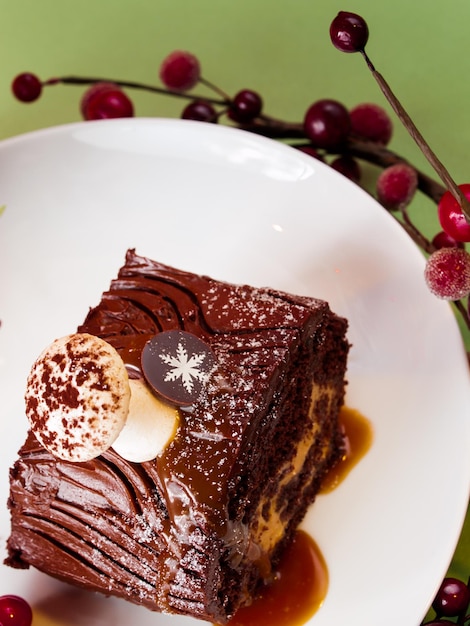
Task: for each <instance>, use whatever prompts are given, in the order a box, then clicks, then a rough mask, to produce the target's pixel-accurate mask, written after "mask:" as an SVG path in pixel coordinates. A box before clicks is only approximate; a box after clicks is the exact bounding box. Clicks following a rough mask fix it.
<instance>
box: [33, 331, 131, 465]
mask: <svg viewBox="0 0 470 626" xmlns="http://www.w3.org/2000/svg"><path fill="white" fill-rule="evenodd" d="M130 397H131V391H130V386H129V376H128V374H127V370H126V367H125V365H124V362H123V361H122V359H121V357H120V356H119V354H118V352H117V351H116V350H115V348H113V347H112V346H111V345H110V344H109V343H107V342H106V341H104V340H103V339H101V338H99V337H96V336H95V335H90V334H88V333H75V334H72V335H67V336H65V337H62V338H60V339H56V340H55V341H54V342H53V343H52V344H51V345H50V346H48V347H47V348H46V349H45V350H44V351H43V352H42V354H41V355H40V356H39V357H38V359H37V360H36V362H35V363H34V365H33V367H32V368H31V371H30V374H29V376H28V381H27V390H26V394H25V402H26V414H27V417H28V420H29V422H30V425H31V429H32V431H33V432H34V434H35V436H36V438H37V439H38V440H39V442H40V443H41V444H42V445H43V446H44V448H46V450H48V451H49V452H50V453H51V454H53V455H54V456H55V457H57V458H59V459H63V460H66V461H74V462H84V461H89V460H91V459H93V458H95V457H97V456H99V455H100V454H101V453H103V452H104V451H105V450H107V449H108V448H109V447H110V446H111V445H112V444H113V443H114V441H115V440H116V438H117V436H118V435H119V433H120V432H121V430H122V429H123V427H124V425H125V423H126V419H127V415H128V412H129V404H130Z"/></svg>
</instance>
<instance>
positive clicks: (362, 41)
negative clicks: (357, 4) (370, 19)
mask: <svg viewBox="0 0 470 626" xmlns="http://www.w3.org/2000/svg"><path fill="white" fill-rule="evenodd" d="M330 37H331V41H332V43H333V45H334V46H335V47H336V48H338V50H341V52H361V51H362V50H364V48H365V47H366V43H367V40H368V39H369V28H368V26H367V23H366V21H365V20H364V18H362V17H361V16H360V15H357V14H356V13H349V12H348V11H340V12H339V13H338V15H337V16H336V17H335V19H334V20H333V21H332V22H331V26H330Z"/></svg>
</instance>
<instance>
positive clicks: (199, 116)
mask: <svg viewBox="0 0 470 626" xmlns="http://www.w3.org/2000/svg"><path fill="white" fill-rule="evenodd" d="M181 118H182V119H183V120H194V121H197V122H216V121H217V113H216V110H215V109H214V107H213V106H212V105H211V103H210V102H206V101H205V100H194V101H193V102H190V103H189V104H188V105H187V106H186V107H185V108H184V109H183V112H182V114H181Z"/></svg>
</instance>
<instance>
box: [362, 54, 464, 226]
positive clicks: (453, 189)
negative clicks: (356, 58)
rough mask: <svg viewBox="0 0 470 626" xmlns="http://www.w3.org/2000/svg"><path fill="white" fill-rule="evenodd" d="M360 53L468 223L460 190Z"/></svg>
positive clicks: (388, 88)
mask: <svg viewBox="0 0 470 626" xmlns="http://www.w3.org/2000/svg"><path fill="white" fill-rule="evenodd" d="M361 52H362V56H363V57H364V59H365V61H366V63H367V66H368V68H369V69H370V71H371V72H372V75H373V77H374V78H375V80H376V81H377V84H378V85H379V87H380V89H381V90H382V93H383V94H384V96H385V97H386V99H387V100H388V102H389V103H390V105H391V107H392V109H393V110H394V111H395V113H396V115H397V117H398V118H399V119H400V120H401V122H402V123H403V126H404V127H405V128H406V130H407V131H408V132H409V134H410V135H411V137H412V138H413V139H414V141H415V142H416V143H417V145H418V147H419V148H420V150H421V152H422V153H423V154H424V156H425V157H426V159H427V160H428V161H429V163H430V164H431V165H432V167H433V168H434V170H435V172H436V174H437V175H438V176H439V178H440V179H441V180H442V182H443V183H444V184H445V185H446V187H447V189H448V190H449V191H450V193H451V194H452V195H453V196H454V197H455V198H456V200H457V201H458V202H459V204H460V206H461V208H462V211H463V213H464V215H465V217H466V218H467V220H468V221H470V203H469V202H468V200H467V198H466V197H465V195H464V194H463V192H462V190H461V189H459V187H458V185H457V183H456V182H455V181H454V179H453V178H452V176H451V175H450V173H449V171H448V170H447V168H446V167H444V165H443V163H442V162H441V161H440V160H439V159H438V158H437V156H436V154H435V153H434V152H433V150H431V147H430V146H429V144H428V142H427V141H426V140H425V139H424V137H423V135H422V134H421V133H420V132H419V130H418V129H417V127H416V125H415V123H414V122H413V120H412V119H411V117H410V116H409V115H408V113H407V112H406V111H405V109H404V107H403V105H402V104H401V102H400V101H399V100H398V98H397V97H396V96H395V94H394V93H393V91H392V90H391V88H390V86H389V84H388V83H387V81H386V80H385V78H384V77H383V76H382V74H380V73H379V72H378V71H377V70H376V69H375V67H374V64H373V63H372V61H371V60H370V59H369V57H368V56H367V54H366V51H365V50H362V51H361Z"/></svg>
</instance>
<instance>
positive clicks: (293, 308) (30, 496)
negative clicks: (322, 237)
mask: <svg viewBox="0 0 470 626" xmlns="http://www.w3.org/2000/svg"><path fill="white" fill-rule="evenodd" d="M172 329H182V330H185V331H187V332H190V333H193V334H195V335H197V336H198V337H200V338H201V339H202V340H203V341H205V342H206V343H207V344H208V345H209V346H210V348H211V350H212V351H213V353H214V355H215V357H216V361H217V367H216V370H215V371H214V372H213V374H212V376H211V378H210V380H209V384H208V385H207V386H206V387H205V389H204V391H203V392H202V393H201V396H200V397H199V399H198V401H197V402H196V403H195V404H193V405H191V406H190V407H186V408H184V409H182V410H181V419H180V426H179V429H178V431H177V434H176V436H175V438H174V439H173V440H172V442H171V443H170V445H169V446H168V447H167V449H166V450H165V451H164V452H163V453H162V455H161V456H159V457H157V459H155V460H154V461H151V462H146V463H142V464H133V463H129V462H127V461H125V460H123V459H122V458H121V457H120V456H119V455H117V454H116V453H115V452H114V451H113V450H112V449H111V450H109V451H107V452H106V453H105V454H103V455H102V456H100V457H98V458H97V459H95V460H93V461H90V462H87V463H75V464H73V463H68V462H64V461H58V460H55V459H54V458H52V457H51V456H50V455H49V454H48V453H47V452H46V451H45V450H44V449H42V447H41V446H40V445H39V444H38V443H37V441H36V439H35V437H34V436H33V435H30V436H29V437H28V440H27V441H26V443H25V446H24V447H23V449H22V450H21V451H20V459H19V461H18V462H17V463H16V465H15V466H14V468H13V469H12V471H11V497H10V508H11V513H12V534H11V537H10V539H9V543H8V547H9V558H8V560H7V562H8V564H10V565H12V566H14V567H27V566H28V565H29V564H31V565H34V566H35V567H37V568H39V569H41V570H44V571H46V572H48V573H50V574H51V575H54V576H57V577H58V578H62V579H64V580H67V581H68V582H72V583H74V584H77V585H81V586H85V587H86V588H90V589H95V590H98V591H102V592H104V593H107V594H111V595H118V596H123V597H125V598H127V599H129V600H131V601H133V602H136V603H141V604H144V605H146V606H148V607H149V608H151V609H154V610H161V611H169V612H181V613H187V614H190V615H194V616H196V617H200V618H202V619H206V620H210V621H215V622H218V623H224V622H225V621H226V620H227V617H228V616H230V615H231V614H232V613H233V612H234V611H235V610H236V608H237V607H238V605H239V604H240V603H244V602H246V601H247V600H248V599H249V597H250V594H251V593H252V592H253V588H254V586H255V584H256V580H257V579H258V578H259V576H260V572H261V573H262V574H263V575H265V574H269V559H270V557H271V555H266V554H263V553H262V551H261V550H260V548H259V546H258V545H257V543H256V541H255V539H254V537H256V532H254V531H256V528H257V519H256V518H255V513H256V511H257V510H258V508H259V502H260V501H261V502H262V501H263V499H268V498H273V497H275V496H276V485H277V480H278V477H277V476H276V472H277V468H280V467H285V466H286V464H287V465H288V463H289V459H290V458H291V457H292V455H293V454H294V453H295V443H296V442H297V441H300V440H302V437H303V436H304V434H305V432H304V431H305V428H306V427H307V426H306V424H307V419H306V417H304V416H303V415H302V411H306V410H307V407H306V406H304V407H302V404H303V405H308V398H309V397H310V392H311V387H312V380H311V375H310V373H312V374H313V377H314V379H315V385H317V386H318V388H319V389H320V390H321V389H322V388H323V386H327V385H328V386H329V389H330V392H329V393H330V396H331V390H332V389H333V400H331V397H330V398H329V399H328V400H327V399H326V397H323V396H322V393H320V395H319V398H318V401H317V404H318V410H319V412H321V411H323V414H322V416H321V419H322V420H323V422H324V432H323V433H322V436H321V437H319V438H318V441H316V442H315V445H314V446H312V449H311V451H310V452H309V455H308V459H307V462H306V464H305V467H304V468H303V472H302V478H301V479H300V478H299V477H297V478H296V484H295V485H294V484H293V485H292V493H291V494H290V496H289V498H290V500H289V501H288V499H286V504H285V505H284V504H283V503H282V502H280V504H279V508H280V511H281V515H283V516H284V517H285V520H286V528H287V529H288V531H287V535H289V534H291V533H292V532H293V530H294V528H295V525H296V524H297V523H298V522H299V521H300V519H301V517H302V516H303V514H304V513H305V510H306V507H307V505H308V503H309V502H310V501H311V500H312V499H313V497H314V496H315V493H316V492H317V490H318V488H319V482H320V479H321V476H322V474H323V472H324V471H326V470H327V468H328V467H329V466H330V465H331V464H332V463H333V462H334V461H335V460H336V458H337V457H338V455H339V453H340V435H339V431H338V429H337V421H336V417H337V412H338V409H339V406H340V405H341V403H342V400H343V394H344V371H345V363H346V354H347V350H348V345H347V342H346V340H345V338H344V334H345V330H346V322H345V321H344V320H342V319H340V318H337V317H336V316H335V315H333V314H332V313H331V312H330V310H329V307H328V305H327V304H326V303H324V302H322V301H319V300H314V299H311V298H302V297H296V296H291V295H288V294H284V293H280V292H276V291H274V290H270V289H254V288H251V287H247V286H234V285H229V284H226V283H220V282H218V281H215V280H212V279H210V278H207V277H203V276H198V275H194V274H190V273H187V272H183V271H179V270H175V269H173V268H169V267H167V266H165V265H162V264H159V263H156V262H154V261H151V260H149V259H146V258H143V257H139V256H137V255H136V254H135V252H134V251H132V250H130V251H128V253H127V256H126V264H125V266H124V267H123V268H122V269H121V270H120V272H119V275H118V278H117V279H116V280H114V281H113V282H112V284H111V287H110V290H109V291H108V292H106V293H105V294H103V298H102V301H101V302H100V304H99V305H98V306H97V307H96V308H93V309H91V310H90V312H89V314H88V315H87V317H86V320H85V322H84V324H83V325H82V326H81V327H80V328H79V329H78V330H79V332H87V333H90V334H95V335H98V336H100V337H102V338H104V339H105V340H106V341H108V342H109V343H110V344H112V345H113V346H114V347H115V348H116V349H117V350H118V352H119V353H120V354H121V356H122V358H123V360H124V362H125V363H126V364H127V365H128V366H129V369H130V370H132V372H133V375H134V376H135V375H139V370H140V354H141V352H142V349H143V346H144V345H145V343H146V342H147V341H148V340H149V339H150V338H151V337H152V336H154V335H155V334H156V333H159V332H160V331H162V330H172ZM306 372H307V374H306ZM299 405H300V407H299ZM325 407H327V408H325ZM288 420H291V425H290V424H289V421H288ZM325 446H326V447H325ZM325 450H327V452H326V453H325ZM316 466H318V467H316ZM314 470H315V471H316V473H314ZM309 472H310V475H311V476H314V479H312V478H311V477H310V475H309ZM270 478H271V480H270ZM286 493H287V491H286ZM299 493H302V494H303V496H302V497H299V495H298V494H299ZM293 494H294V495H295V494H297V495H296V498H294V497H293ZM287 502H288V506H287ZM287 535H286V536H287ZM284 539H285V538H284ZM282 541H283V540H281V543H282Z"/></svg>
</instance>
